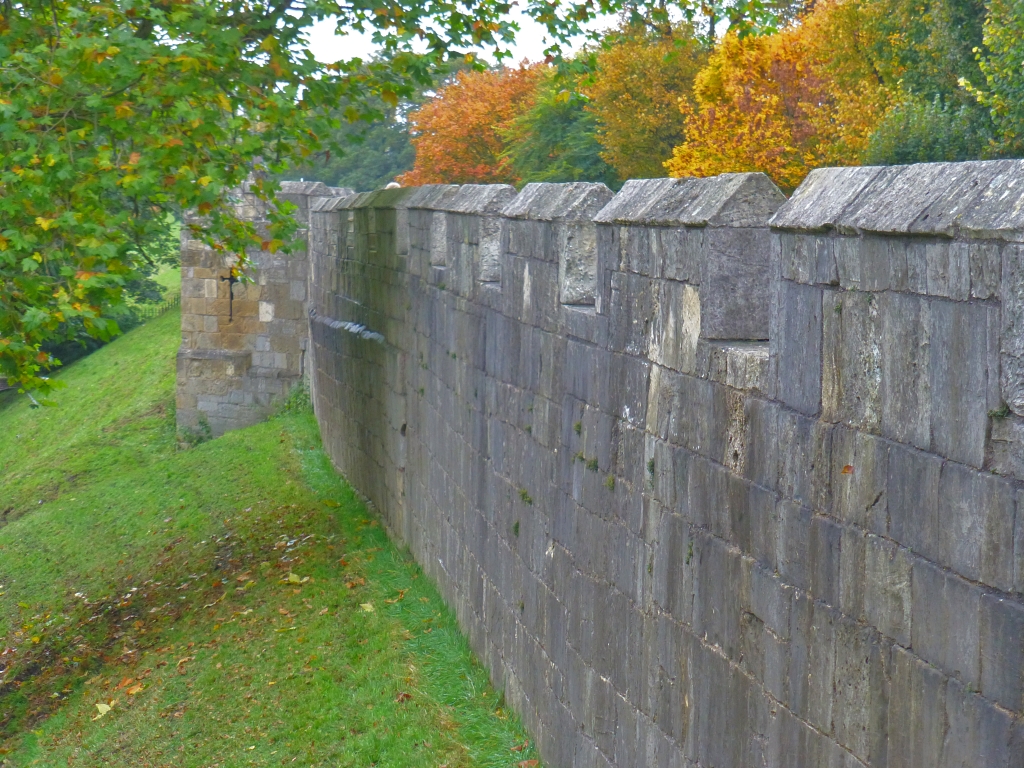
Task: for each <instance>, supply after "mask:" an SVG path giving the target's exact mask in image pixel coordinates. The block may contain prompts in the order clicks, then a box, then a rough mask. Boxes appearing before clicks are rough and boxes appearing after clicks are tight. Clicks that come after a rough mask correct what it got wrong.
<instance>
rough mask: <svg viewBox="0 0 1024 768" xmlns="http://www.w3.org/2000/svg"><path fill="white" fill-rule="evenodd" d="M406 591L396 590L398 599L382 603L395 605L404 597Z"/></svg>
mask: <svg viewBox="0 0 1024 768" xmlns="http://www.w3.org/2000/svg"><path fill="white" fill-rule="evenodd" d="M406 591H407V590H404V589H400V590H398V597H396V598H394V599H393V600H385V601H384V602H385V603H387V604H388V605H393V604H394V603H397V602H398V601H399V600H401V599H402V598H403V597H405V593H406Z"/></svg>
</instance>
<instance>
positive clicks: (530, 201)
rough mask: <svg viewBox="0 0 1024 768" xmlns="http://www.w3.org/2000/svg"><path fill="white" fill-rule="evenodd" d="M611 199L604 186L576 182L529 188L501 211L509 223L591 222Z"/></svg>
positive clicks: (530, 186) (610, 194)
mask: <svg viewBox="0 0 1024 768" xmlns="http://www.w3.org/2000/svg"><path fill="white" fill-rule="evenodd" d="M611 199H612V191H611V190H610V189H608V187H606V186H605V185H604V184H600V183H593V182H587V181H574V182H571V183H568V184H552V183H548V182H538V183H533V184H527V185H526V186H525V187H523V189H522V191H521V192H520V193H519V194H518V195H517V196H516V197H515V198H514V199H513V200H512V201H511V202H509V203H508V205H506V206H505V208H504V209H503V210H502V212H501V213H502V215H503V216H506V217H507V218H510V219H530V220H532V221H580V220H584V221H591V220H593V218H594V216H595V214H596V213H597V212H598V211H599V210H601V209H602V208H603V207H604V206H605V205H606V204H607V203H608V201H609V200H611Z"/></svg>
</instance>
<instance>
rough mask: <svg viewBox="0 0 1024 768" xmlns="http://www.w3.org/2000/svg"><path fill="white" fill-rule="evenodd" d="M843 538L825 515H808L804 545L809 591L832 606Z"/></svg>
mask: <svg viewBox="0 0 1024 768" xmlns="http://www.w3.org/2000/svg"><path fill="white" fill-rule="evenodd" d="M842 541H843V529H842V527H841V526H840V525H838V524H837V523H836V522H835V521H834V520H831V519H829V518H827V517H819V516H815V517H813V518H811V531H810V539H809V544H808V549H809V551H808V555H809V558H808V560H809V562H808V566H809V570H810V577H811V585H810V593H811V595H812V596H813V597H814V599H816V600H821V601H822V602H824V603H827V604H828V605H831V606H833V607H835V608H838V607H839V603H840V600H839V594H840V583H839V566H840V551H841V546H842Z"/></svg>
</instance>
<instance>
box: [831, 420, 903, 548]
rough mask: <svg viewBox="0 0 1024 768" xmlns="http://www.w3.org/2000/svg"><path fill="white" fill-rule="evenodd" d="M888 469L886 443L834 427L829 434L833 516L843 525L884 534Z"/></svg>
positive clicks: (866, 435) (886, 515) (886, 512)
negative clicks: (830, 436)
mask: <svg viewBox="0 0 1024 768" xmlns="http://www.w3.org/2000/svg"><path fill="white" fill-rule="evenodd" d="M888 468H889V446H888V445H887V444H886V443H885V441H883V440H882V439H880V438H878V437H875V436H874V435H869V434H865V433H864V432H860V431H858V430H852V429H847V428H844V427H836V429H835V431H834V432H833V434H832V498H833V502H832V503H833V506H832V513H833V514H834V515H835V516H836V517H837V518H838V519H839V520H842V521H844V522H847V523H851V524H853V525H857V526H859V527H861V528H866V529H868V530H870V531H872V532H874V533H878V534H885V533H886V525H887V520H888V499H887V496H886V481H887V476H888Z"/></svg>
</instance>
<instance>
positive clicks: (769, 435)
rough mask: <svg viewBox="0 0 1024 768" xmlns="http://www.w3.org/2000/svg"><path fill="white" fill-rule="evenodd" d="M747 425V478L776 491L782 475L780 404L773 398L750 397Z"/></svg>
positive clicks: (747, 402)
mask: <svg viewBox="0 0 1024 768" xmlns="http://www.w3.org/2000/svg"><path fill="white" fill-rule="evenodd" d="M744 408H745V409H746V414H745V418H744V422H745V423H746V425H747V438H746V446H747V457H746V460H745V461H744V463H743V466H744V468H745V470H746V476H747V479H749V480H750V481H752V482H754V483H756V484H757V485H760V486H762V487H764V488H768V489H770V490H773V491H774V490H775V488H776V487H777V484H778V478H779V469H778V466H779V451H778V434H779V406H778V405H777V404H776V403H773V402H771V401H769V400H760V399H757V398H754V397H748V398H747V399H746V402H745V404H744Z"/></svg>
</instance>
